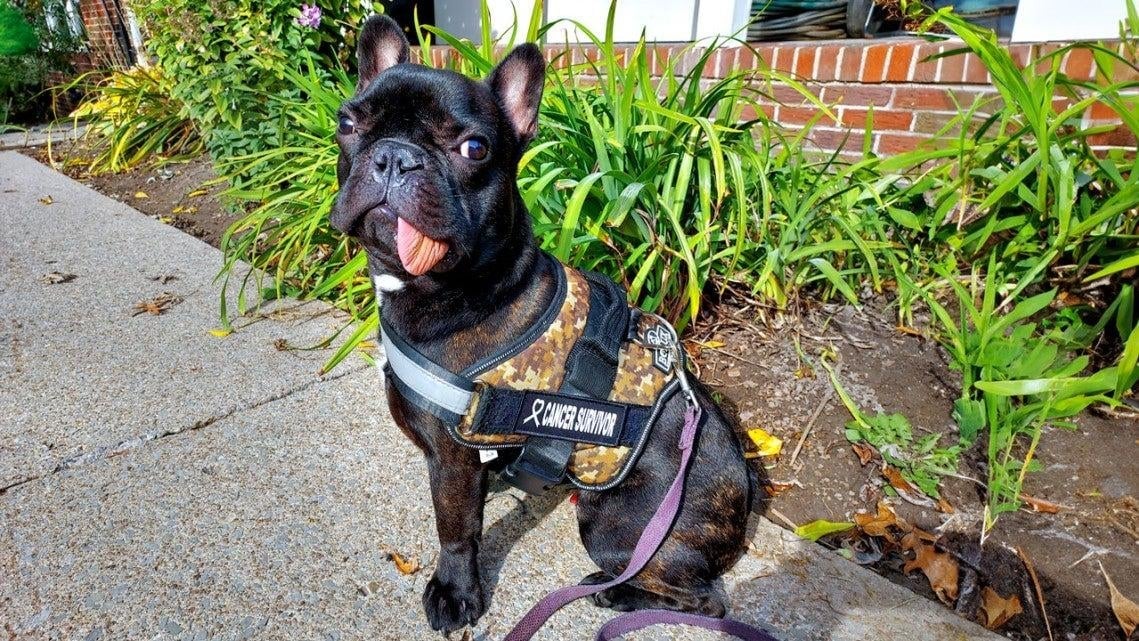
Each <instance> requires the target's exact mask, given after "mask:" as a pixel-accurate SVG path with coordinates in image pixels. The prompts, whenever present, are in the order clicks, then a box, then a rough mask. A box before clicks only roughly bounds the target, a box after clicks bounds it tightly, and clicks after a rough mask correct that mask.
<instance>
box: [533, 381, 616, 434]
mask: <svg viewBox="0 0 1139 641" xmlns="http://www.w3.org/2000/svg"><path fill="white" fill-rule="evenodd" d="M624 427H625V407H624V406H622V405H616V404H614V403H605V402H603V401H595V400H592V399H588V398H578V397H570V396H555V395H552V394H543V393H541V392H526V394H525V395H523V397H522V412H521V413H520V414H519V415H518V420H517V423H516V424H515V425H514V431H515V432H518V433H521V434H529V435H531V436H547V437H549V438H556V439H561V440H565V441H576V442H582V443H593V444H595V445H611V446H612V445H617V444H619V443H620V442H621V430H622V429H623V428H624Z"/></svg>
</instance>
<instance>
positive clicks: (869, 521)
mask: <svg viewBox="0 0 1139 641" xmlns="http://www.w3.org/2000/svg"><path fill="white" fill-rule="evenodd" d="M854 523H855V525H857V526H858V529H860V530H862V531H863V532H865V533H866V534H868V535H870V536H877V537H882V538H886V539H891V540H893V538H894V536H893V533H892V532H891V531H890V528H891V527H896V528H899V529H901V530H902V531H904V532H909V531H910V529H911V528H910V525H909V523H906V522H905V521H903V520H901V519H899V518H898V515H896V514H894V511H893V510H891V509H890V506H889V505H886V503H885V502H883V501H879V502H878V513H877V514H869V513H866V512H857V513H855V515H854Z"/></svg>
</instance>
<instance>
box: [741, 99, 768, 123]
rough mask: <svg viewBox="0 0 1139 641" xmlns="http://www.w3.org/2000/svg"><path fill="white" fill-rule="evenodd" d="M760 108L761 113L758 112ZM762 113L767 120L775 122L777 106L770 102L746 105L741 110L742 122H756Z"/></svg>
mask: <svg viewBox="0 0 1139 641" xmlns="http://www.w3.org/2000/svg"><path fill="white" fill-rule="evenodd" d="M756 107H759V111H758V112H757V111H756ZM760 113H762V114H763V116H764V117H765V118H766V119H767V120H775V105H774V104H772V103H769V102H761V103H758V104H756V105H751V104H745V105H744V106H743V107H742V108H740V120H755V119H756V118H757V117H759V114H760Z"/></svg>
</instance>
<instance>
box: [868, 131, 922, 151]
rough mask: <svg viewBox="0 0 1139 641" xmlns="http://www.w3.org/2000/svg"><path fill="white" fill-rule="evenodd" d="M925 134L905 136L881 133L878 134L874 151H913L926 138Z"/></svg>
mask: <svg viewBox="0 0 1139 641" xmlns="http://www.w3.org/2000/svg"><path fill="white" fill-rule="evenodd" d="M928 139H929V138H928V137H927V136H907V135H905V134H882V135H880V136H878V142H877V144H876V145H875V151H877V152H878V153H879V154H882V155H889V154H899V153H902V152H906V151H913V150H914V149H917V148H918V146H919V145H921V144H922V143H923V142H925V141H926V140H928Z"/></svg>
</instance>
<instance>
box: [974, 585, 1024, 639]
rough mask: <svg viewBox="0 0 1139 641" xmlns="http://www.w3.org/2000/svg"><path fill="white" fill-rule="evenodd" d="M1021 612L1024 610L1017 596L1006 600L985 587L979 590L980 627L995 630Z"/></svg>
mask: <svg viewBox="0 0 1139 641" xmlns="http://www.w3.org/2000/svg"><path fill="white" fill-rule="evenodd" d="M1021 612H1024V608H1022V607H1021V605H1020V596H1019V595H1016V594H1014V595H1012V596H1010V597H1008V598H1007V599H1006V598H1005V597H1003V596H1001V595H999V594H997V591H996V590H994V589H992V588H990V587H989V586H987V585H986V586H985V587H984V588H983V589H982V590H981V625H983V626H985V627H986V628H988V629H990V630H996V629H997V628H999V627H1001V626H1002V625H1004V624H1006V623H1008V622H1009V619H1011V618H1013V617H1014V616H1016V615H1018V614H1020V613H1021Z"/></svg>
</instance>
